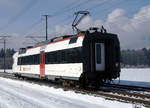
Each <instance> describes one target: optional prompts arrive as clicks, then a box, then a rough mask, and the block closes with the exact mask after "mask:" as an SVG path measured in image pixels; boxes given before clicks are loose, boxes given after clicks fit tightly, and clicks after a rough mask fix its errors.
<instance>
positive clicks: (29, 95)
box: [0, 78, 133, 108]
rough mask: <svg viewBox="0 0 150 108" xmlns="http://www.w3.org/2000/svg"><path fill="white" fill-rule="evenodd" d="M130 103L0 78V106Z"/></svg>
mask: <svg viewBox="0 0 150 108" xmlns="http://www.w3.org/2000/svg"><path fill="white" fill-rule="evenodd" d="M132 106H133V105H132V104H127V103H121V102H117V101H109V100H105V99H103V98H101V97H94V96H90V95H83V94H79V93H75V92H73V91H63V90H62V89H56V88H53V87H47V86H40V85H37V84H31V83H28V82H24V81H16V80H11V79H6V78H0V108H132Z"/></svg>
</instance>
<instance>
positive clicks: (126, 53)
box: [0, 48, 150, 69]
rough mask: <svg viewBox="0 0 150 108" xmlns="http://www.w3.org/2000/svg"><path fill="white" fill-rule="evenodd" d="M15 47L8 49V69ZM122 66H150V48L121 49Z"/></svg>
mask: <svg viewBox="0 0 150 108" xmlns="http://www.w3.org/2000/svg"><path fill="white" fill-rule="evenodd" d="M14 53H15V50H14V49H11V48H8V49H6V53H5V54H6V55H5V58H6V65H5V66H6V69H11V68H12V64H13V58H12V56H13V54H14ZM120 60H121V67H122V68H148V67H150V49H146V48H143V49H138V50H129V49H128V50H122V51H121V58H120ZM3 68H4V49H1V50H0V69H3Z"/></svg>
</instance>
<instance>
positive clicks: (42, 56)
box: [40, 51, 45, 78]
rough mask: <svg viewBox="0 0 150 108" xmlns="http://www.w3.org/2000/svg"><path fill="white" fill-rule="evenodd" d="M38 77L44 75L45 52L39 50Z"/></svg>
mask: <svg viewBox="0 0 150 108" xmlns="http://www.w3.org/2000/svg"><path fill="white" fill-rule="evenodd" d="M40 77H41V78H44V77H45V53H44V52H43V51H42V52H40Z"/></svg>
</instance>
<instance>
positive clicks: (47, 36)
mask: <svg viewBox="0 0 150 108" xmlns="http://www.w3.org/2000/svg"><path fill="white" fill-rule="evenodd" d="M47 18H48V15H46V40H47V38H48V36H47V35H48V32H47V28H48V25H47Z"/></svg>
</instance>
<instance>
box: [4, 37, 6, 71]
mask: <svg viewBox="0 0 150 108" xmlns="http://www.w3.org/2000/svg"><path fill="white" fill-rule="evenodd" d="M5 47H6V40H5V39H4V72H5V70H6V67H5V61H6V60H5V57H6V56H5V54H6V53H5V52H6V51H5Z"/></svg>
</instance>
